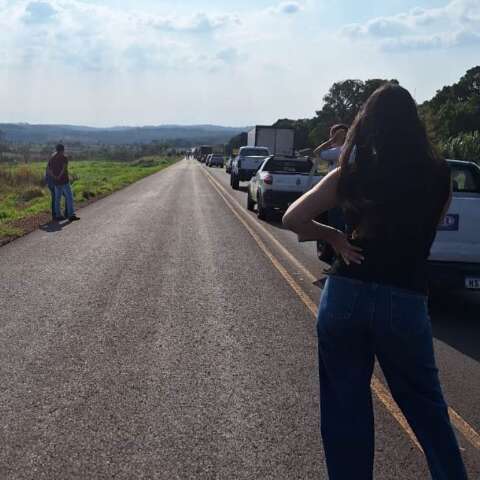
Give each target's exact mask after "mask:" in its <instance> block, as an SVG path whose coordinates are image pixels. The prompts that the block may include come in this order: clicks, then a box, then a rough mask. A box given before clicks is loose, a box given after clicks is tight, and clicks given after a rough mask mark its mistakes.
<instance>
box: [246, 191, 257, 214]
mask: <svg viewBox="0 0 480 480" xmlns="http://www.w3.org/2000/svg"><path fill="white" fill-rule="evenodd" d="M254 207H255V202H254V201H253V199H252V197H251V196H250V190H249V191H248V193H247V210H250V211H251V212H253V208H254Z"/></svg>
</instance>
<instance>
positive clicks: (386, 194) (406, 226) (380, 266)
mask: <svg viewBox="0 0 480 480" xmlns="http://www.w3.org/2000/svg"><path fill="white" fill-rule="evenodd" d="M368 178H369V182H370V183H371V185H370V187H369V191H370V192H371V195H369V200H371V201H368V202H366V203H365V205H364V206H362V207H361V208H356V209H355V211H353V210H352V209H348V208H344V214H345V218H346V223H347V231H348V232H349V235H350V238H351V242H352V244H354V245H357V246H359V247H361V248H362V249H363V252H362V254H363V255H364V257H365V260H364V261H363V262H362V263H361V264H360V265H358V264H353V263H351V264H350V265H346V264H345V263H344V262H343V260H342V259H337V260H336V261H335V263H334V265H333V268H332V271H331V274H332V275H340V276H344V277H349V278H354V279H358V280H362V281H366V282H374V283H379V284H383V285H391V286H395V287H399V288H402V289H406V290H412V291H415V292H420V293H425V294H426V293H427V290H428V285H427V259H428V257H429V256H430V248H431V246H432V243H433V241H434V239H435V234H436V231H437V227H438V224H439V221H440V217H441V214H442V211H443V208H444V206H445V204H446V202H447V200H448V196H449V192H450V170H449V168H448V165H447V163H446V162H442V163H441V164H440V165H438V166H435V167H434V168H432V166H429V167H427V166H424V167H423V168H412V169H411V171H409V173H408V178H406V177H405V171H402V172H400V171H399V172H395V171H391V172H389V174H388V175H385V173H383V174H382V176H381V177H380V176H379V175H376V173H375V172H374V171H372V172H371V175H369V177H368ZM400 179H401V180H400ZM367 187H368V186H367Z"/></svg>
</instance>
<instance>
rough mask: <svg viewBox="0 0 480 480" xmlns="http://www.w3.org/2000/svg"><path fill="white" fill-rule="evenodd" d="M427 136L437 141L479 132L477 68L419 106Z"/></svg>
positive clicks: (479, 86)
mask: <svg viewBox="0 0 480 480" xmlns="http://www.w3.org/2000/svg"><path fill="white" fill-rule="evenodd" d="M420 112H421V114H422V116H423V118H424V120H425V123H426V124H427V128H428V131H429V133H430V134H431V135H432V137H433V138H434V139H435V140H436V141H437V142H442V141H447V140H448V139H449V138H452V137H456V136H458V135H461V134H464V133H472V132H475V131H479V130H480V66H477V67H474V68H471V69H470V70H468V71H467V73H466V74H465V75H464V76H463V77H462V78H461V79H460V80H459V81H458V82H457V83H455V84H453V85H449V86H446V87H443V88H442V89H441V90H439V91H438V92H437V93H436V95H435V96H434V97H433V98H432V99H431V100H429V101H427V102H425V103H423V104H422V105H421V106H420Z"/></svg>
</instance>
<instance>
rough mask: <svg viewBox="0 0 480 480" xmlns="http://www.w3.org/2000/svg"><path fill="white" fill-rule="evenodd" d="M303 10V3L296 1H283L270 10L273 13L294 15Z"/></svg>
mask: <svg viewBox="0 0 480 480" xmlns="http://www.w3.org/2000/svg"><path fill="white" fill-rule="evenodd" d="M301 10H303V5H302V4H301V3H299V2H295V1H286V2H281V3H279V4H278V5H276V6H274V7H271V8H270V12H272V13H278V14H285V15H293V14H295V13H298V12H300V11H301Z"/></svg>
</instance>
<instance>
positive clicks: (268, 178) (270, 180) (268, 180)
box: [263, 174, 273, 185]
mask: <svg viewBox="0 0 480 480" xmlns="http://www.w3.org/2000/svg"><path fill="white" fill-rule="evenodd" d="M263 182H264V183H266V184H267V185H272V183H273V177H272V176H271V175H270V174H268V175H265V176H264V177H263Z"/></svg>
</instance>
